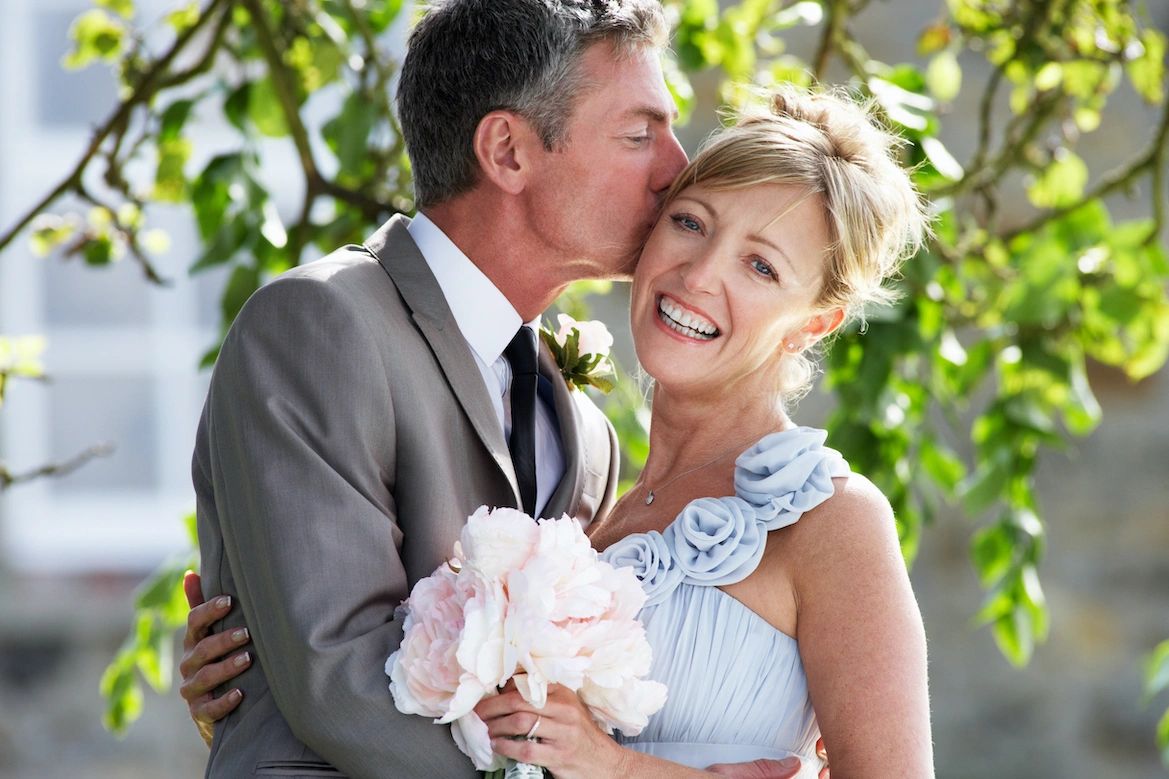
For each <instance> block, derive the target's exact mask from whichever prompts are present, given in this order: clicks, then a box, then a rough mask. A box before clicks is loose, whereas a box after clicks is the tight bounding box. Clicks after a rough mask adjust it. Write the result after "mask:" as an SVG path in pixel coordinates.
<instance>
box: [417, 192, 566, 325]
mask: <svg viewBox="0 0 1169 779" xmlns="http://www.w3.org/2000/svg"><path fill="white" fill-rule="evenodd" d="M484 200H485V198H472V197H459V198H456V199H455V200H452V201H448V202H446V203H441V204H439V205H437V206H432V207H428V208H425V209H423V213H425V214H426V216H427V218H428V219H430V221H432V222H434V224H435V225H436V226H437V227H438V229H440V230H442V231H443V233H444V234H445V235H446V237H447V238H449V239H450V240H451V242H452V243H454V244H455V246H457V247H459V250H460V251H461V252H463V254H465V255H466V256H467V259H469V260H470V261H471V262H472V263H474V264H475V266H476V267H478V268H479V270H481V271H483V275H485V276H487V278H489V279H490V280H491V283H492V284H494V285H495V287H496V288H497V289H498V290H499V291H500V292H501V293H503V296H504V297H506V298H507V299H508V302H509V303H511V304H512V306H513V307H514V308H515V310H516V312H517V313H519V315H520V317H521V318H522V319H523V321H525V322H528V321H530V320H532V319H535V318H536V317H538V316H539V315H540V314H541V313H542V312H543V311H544V310H545V309H546V308H548V306H550V305H552V302H553V301H554V300H556V298H557V297H558V296H559V295H560V293H561V292H563V291H564V289H565V287H567V286H568V285H569V284H570V283H571V282H573V281H575V280H576V279H575V278H571V277H570V276H571V268H570V265H569V264H568V263H563V264H561V263H558V262H557V258H556V257H553V256H550V255H549V254H548V253H547V252H543V251H540V250H539V248H538V247H536V246H535V245H534V243H535V242H534V241H533V240H532V237H531V236H530V235H529V234H526V231H525V230H524V229H523V227H522V225H517V224H516V222H517V221H519V220H517V219H516V218H515V216H514V215H512V214H508V213H506V212H505V210H504V209H503V208H500V207H498V206H497V205H495V204H492V203H490V202H484Z"/></svg>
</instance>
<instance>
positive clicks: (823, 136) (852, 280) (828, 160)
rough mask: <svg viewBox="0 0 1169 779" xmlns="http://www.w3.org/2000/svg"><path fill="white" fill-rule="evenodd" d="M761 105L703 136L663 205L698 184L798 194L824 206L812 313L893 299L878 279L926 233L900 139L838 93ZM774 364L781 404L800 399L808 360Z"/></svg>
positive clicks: (780, 97)
mask: <svg viewBox="0 0 1169 779" xmlns="http://www.w3.org/2000/svg"><path fill="white" fill-rule="evenodd" d="M765 105H766V110H759V109H758V108H756V109H755V110H748V111H744V112H743V113H741V114H739V115H738V118H737V121H736V122H735V123H734V124H733V125H732V126H730V127H726V128H724V129H722V130H720V131H718V132H717V133H715V134H714V135H713V136H711V138H710V139H709V140H708V141H707V142H706V143H705V144H704V145H703V147H702V149H701V150H700V151H699V153H698V155H697V156H695V158H694V159H693V160H692V161H691V162H690V164H689V165H688V166H687V167H686V169H685V170H683V171H682V173H681V174H680V175H679V176H678V178H677V179H676V180H675V181H674V184H673V186H672V187H671V188H670V190H669V191H668V192H667V194H666V202H669V201H671V200H673V199H674V198H675V197H676V196H677V195H678V194H679V193H680V192H681V191H682V190H684V189H686V188H687V187H690V186H693V185H697V184H701V185H703V186H705V187H708V188H710V189H715V190H731V189H744V188H747V187H754V186H758V185H760V184H794V185H797V186H800V187H804V188H805V189H806V190H807V192H808V193H809V194H810V195H816V194H818V195H820V196H821V198H822V199H823V203H824V208H825V212H826V213H825V215H826V217H827V224H828V232H829V236H830V243H829V247H828V257H827V267H826V272H825V274H824V285H823V288H822V289H821V291H820V295H819V298H818V299H817V303H816V304H817V307H818V308H821V309H823V310H825V311H829V310H832V309H836V308H839V309H842V310H843V311H844V313H845V318H846V320H847V319H849V318H853V317H857V316H860V315H862V314H863V311H864V308H865V306H866V305H869V304H887V303H890V302H892V301H893V300H894V299H895V297H896V294H895V292H894V291H893V290H891V289H889V288H888V287H887V286H885V282H886V280H887V279H889V278H890V277H891V276H893V275H894V274H895V273H896V272H897V269H898V268H899V267H900V265H901V263H902V262H903V261H904V260H905V259H907V258H909V257H912V256H913V255H914V254H916V253H917V251H918V249H919V248H920V246H921V243H922V241H923V239H924V236H925V233H926V232H927V230H928V219H927V217H926V213H925V209H924V206H923V203H922V200H921V197H920V196H919V195H918V193H917V191H916V189H914V186H913V184H912V182H911V181H910V178H909V174H908V173H907V171H906V170H905V168H903V167H902V166H901V164H900V163H899V161H898V159H897V150H898V148H899V145H900V139H899V138H898V137H897V136H895V135H893V134H892V133H890V132H889V131H887V130H885V129H884V128H882V127H881V126H880V125H879V124H878V123H877V121H876V120H875V118H874V117H873V110H872V105H871V104H868V105H861V104H858V103H857V102H855V101H854V100H852V99H851V98H849V97H847V96H846V95H843V94H841V93H837V92H824V91H820V92H813V91H810V90H802V89H797V88H795V87H785V88H783V89H782V90H780V91H777V92H775V93H773V94H772V95H770V99H769V100H768V101H767V103H766V104H765ZM777 348H782V346H781V345H778V344H777ZM781 366H782V373H783V375H782V376H781V377H780V388H779V390H780V393H781V395H782V396H783V397H784V399H785V400H794V399H796V398H798V397H799V396H801V395H803V394H804V393H805V392H807V390H808V389H809V388H810V386H811V380H812V376H813V373H814V368H815V366H814V363H813V362H812V360H810V359H809V358H808V357H807V356H806V355H805V354H804V353H802V352H800V353H796V354H788V355H785V358H784V359H783V360H782V361H781Z"/></svg>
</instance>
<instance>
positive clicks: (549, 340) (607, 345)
mask: <svg viewBox="0 0 1169 779" xmlns="http://www.w3.org/2000/svg"><path fill="white" fill-rule="evenodd" d="M556 321H557V322H559V323H560V328H559V329H558V330H556V331H555V332H553V330H552V328H550V327H548V326H547V325H541V327H540V338H541V339H543V341H544V343H546V344H547V345H548V348H549V349H550V350H551V351H552V356H553V357H555V358H556V364H557V365H558V366H560V373H561V375H562V376H564V381H565V382H567V384H568V388H569V389H584V388H585V387H586V386H588V385H591V386H593V387H596V388H597V389H599V390H600V391H601V392H604V393H608V392H610V391H611V390H612V389H613V387H614V386H615V385H616V383H617V373H616V370H615V369H614V367H613V362H612V361H611V360H610V359H609V350H610V349H611V348H612V347H613V336H612V334H611V333H610V332H609V328H607V327H605V323H604V322H598V321H596V320H591V321H588V322H578V321H576V320H575V319H573V318H572V317H570V316H569V315H568V314H561V315H560V316H559V317H557V320H556Z"/></svg>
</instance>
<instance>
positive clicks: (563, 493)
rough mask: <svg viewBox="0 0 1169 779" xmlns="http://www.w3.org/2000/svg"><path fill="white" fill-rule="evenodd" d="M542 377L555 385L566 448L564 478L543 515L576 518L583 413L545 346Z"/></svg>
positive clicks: (581, 477)
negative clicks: (562, 515)
mask: <svg viewBox="0 0 1169 779" xmlns="http://www.w3.org/2000/svg"><path fill="white" fill-rule="evenodd" d="M540 374H541V375H542V376H544V377H545V378H547V379H548V381H549V382H550V383H551V385H552V398H553V403H554V407H555V409H556V419H557V422H558V423H559V426H560V443H561V446H563V448H564V476H563V477H562V478H561V479H560V484H559V485H557V487H556V490H555V491H554V492H553V493H552V495H551V497H549V498H548V503H547V505H546V506H545V507H544V511H543V514H544V516H546V517H559V516H560V515H561V514H568V515H569V516H573V515H574V513H575V509H576V506H577V504H578V503H580V492H581V487H582V485H583V483H584V478H583V477H584V473H583V471H584V467H585V463H584V449H583V447H582V446H581V440H580V422H581V420H580V409H579V408H577V405H576V399H575V398H573V397H572V393H573V392H574V391H575V390H570V389H569V388H568V384H567V383H566V382H565V381H564V377H563V376H562V375H561V374H560V367H559V366H558V365H557V364H556V359H555V358H554V357H553V356H552V353H551V352H550V351H548V347H547V346H545V345H544V342H543V341H542V340H541V342H540Z"/></svg>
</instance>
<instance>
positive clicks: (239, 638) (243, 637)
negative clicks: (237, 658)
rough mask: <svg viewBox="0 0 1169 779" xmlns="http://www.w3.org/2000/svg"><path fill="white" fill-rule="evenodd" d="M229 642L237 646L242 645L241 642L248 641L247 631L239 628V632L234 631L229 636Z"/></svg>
mask: <svg viewBox="0 0 1169 779" xmlns="http://www.w3.org/2000/svg"><path fill="white" fill-rule="evenodd" d="M231 640H232V641H234V642H235V643H237V644H242V643H243V642H245V641H247V640H248V629H247V628H240V629H239V630H237V631H235V632H234V633H232V634H231Z"/></svg>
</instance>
